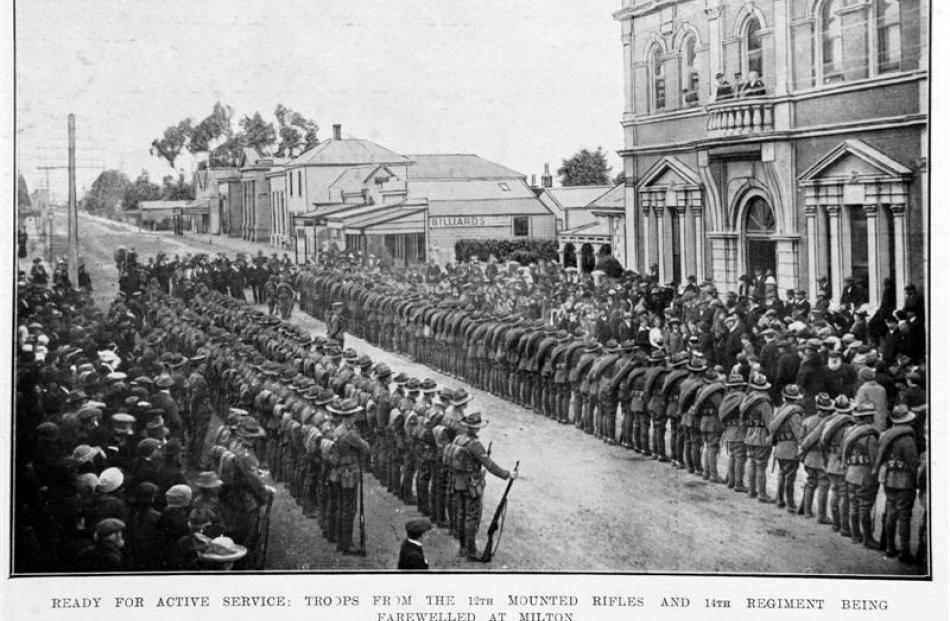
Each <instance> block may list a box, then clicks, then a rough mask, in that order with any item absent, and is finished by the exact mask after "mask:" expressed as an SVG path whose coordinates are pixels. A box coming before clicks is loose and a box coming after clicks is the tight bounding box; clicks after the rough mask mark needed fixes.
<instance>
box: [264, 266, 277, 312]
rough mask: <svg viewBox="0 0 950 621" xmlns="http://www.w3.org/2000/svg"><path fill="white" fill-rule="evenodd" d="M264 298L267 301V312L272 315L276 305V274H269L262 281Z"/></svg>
mask: <svg viewBox="0 0 950 621" xmlns="http://www.w3.org/2000/svg"><path fill="white" fill-rule="evenodd" d="M264 300H265V301H266V302H267V314H268V315H273V314H274V309H275V308H276V307H277V275H276V274H271V275H270V277H269V278H268V279H267V280H266V281H265V282H264Z"/></svg>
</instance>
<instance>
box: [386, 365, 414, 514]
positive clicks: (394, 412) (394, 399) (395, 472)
mask: <svg viewBox="0 0 950 621" xmlns="http://www.w3.org/2000/svg"><path fill="white" fill-rule="evenodd" d="M408 381H409V378H408V377H407V376H406V374H405V373H403V372H400V373H399V374H398V375H396V377H394V378H393V383H394V384H395V385H396V389H395V390H394V391H393V393H392V395H391V397H390V403H392V408H391V409H390V411H389V419H388V420H387V421H386V437H387V443H386V444H387V448H388V449H389V450H388V451H387V453H388V460H387V468H386V471H387V477H386V489H387V490H389V492H390V493H391V494H396V495H397V496H398V495H399V494H400V492H401V491H402V488H401V485H402V478H401V477H402V451H403V450H404V449H405V447H404V442H403V439H402V434H403V424H404V423H405V422H406V415H405V413H404V412H403V408H404V407H405V400H406V390H405V387H406V383H407V382H408ZM410 407H411V406H410Z"/></svg>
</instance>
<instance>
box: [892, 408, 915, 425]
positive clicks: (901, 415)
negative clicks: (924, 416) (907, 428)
mask: <svg viewBox="0 0 950 621" xmlns="http://www.w3.org/2000/svg"><path fill="white" fill-rule="evenodd" d="M915 418H917V415H916V414H914V413H913V412H911V411H910V409H909V408H908V407H907V406H906V405H904V404H903V403H901V404H900V405H898V406H896V407H895V408H894V411H893V412H891V422H892V423H894V424H895V425H900V424H902V423H909V422H911V421H912V420H914V419H915Z"/></svg>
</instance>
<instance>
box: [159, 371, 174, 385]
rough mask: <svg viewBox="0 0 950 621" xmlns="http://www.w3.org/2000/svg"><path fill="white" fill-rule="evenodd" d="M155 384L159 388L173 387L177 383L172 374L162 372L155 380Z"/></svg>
mask: <svg viewBox="0 0 950 621" xmlns="http://www.w3.org/2000/svg"><path fill="white" fill-rule="evenodd" d="M155 385H156V386H158V387H159V388H171V387H172V386H174V385H175V380H173V379H172V377H171V375H164V374H162V375H160V376H159V377H158V379H157V380H155Z"/></svg>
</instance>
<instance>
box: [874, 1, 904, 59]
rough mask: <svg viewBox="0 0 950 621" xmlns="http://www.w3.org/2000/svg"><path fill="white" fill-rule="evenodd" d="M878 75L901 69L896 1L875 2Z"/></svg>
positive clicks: (897, 6) (898, 15) (899, 28)
mask: <svg viewBox="0 0 950 621" xmlns="http://www.w3.org/2000/svg"><path fill="white" fill-rule="evenodd" d="M875 12H876V13H877V67H878V73H887V72H888V71H898V70H899V69H900V68H901V8H900V2H898V0H876V2H875Z"/></svg>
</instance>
